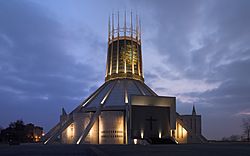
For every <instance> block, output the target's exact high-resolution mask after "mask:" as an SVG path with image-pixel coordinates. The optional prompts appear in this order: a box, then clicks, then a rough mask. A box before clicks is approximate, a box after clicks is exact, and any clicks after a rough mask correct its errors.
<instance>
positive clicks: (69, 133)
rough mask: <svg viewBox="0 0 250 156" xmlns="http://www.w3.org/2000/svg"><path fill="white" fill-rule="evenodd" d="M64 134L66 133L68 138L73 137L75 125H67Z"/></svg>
mask: <svg viewBox="0 0 250 156" xmlns="http://www.w3.org/2000/svg"><path fill="white" fill-rule="evenodd" d="M66 135H67V138H68V140H72V139H73V138H74V135H75V127H74V124H73V123H72V124H71V125H69V127H68V128H67V134H66Z"/></svg>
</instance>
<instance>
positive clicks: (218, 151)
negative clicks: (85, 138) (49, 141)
mask: <svg viewBox="0 0 250 156" xmlns="http://www.w3.org/2000/svg"><path fill="white" fill-rule="evenodd" d="M29 155H34V156H44V155H46V156H57V155H58V156H72V155H73V156H95V155H104V156H105V155H118V156H122V155H129V156H133V155H136V156H137V155H140V156H144V155H145V156H150V155H152V156H155V155H167V156H250V144H230V143H228V144H226V143H224V144H192V145H190V144H189V145H147V146H142V145H39V144H36V145H19V146H8V145H0V156H29Z"/></svg>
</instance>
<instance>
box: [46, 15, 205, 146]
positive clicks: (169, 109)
mask: <svg viewBox="0 0 250 156" xmlns="http://www.w3.org/2000/svg"><path fill="white" fill-rule="evenodd" d="M119 18H120V17H119V13H118V14H116V15H114V14H112V17H111V19H109V24H108V49H107V64H106V73H105V82H104V83H103V84H102V85H101V86H100V87H99V88H98V89H97V90H96V91H95V92H94V93H92V94H91V95H90V96H89V97H88V98H87V99H86V100H84V101H83V102H82V103H80V105H79V106H78V107H76V108H75V109H74V110H73V111H72V112H71V113H69V114H67V113H66V111H65V110H64V109H62V114H61V116H60V121H59V122H58V123H57V124H56V125H55V126H54V127H53V128H52V129H51V130H50V131H49V132H48V133H47V134H46V135H45V136H44V137H43V143H44V144H53V143H62V144H150V143H152V140H158V141H160V142H163V143H164V141H166V143H167V140H171V141H172V142H174V143H178V144H179V143H180V144H181V143H204V142H206V141H207V140H206V138H205V137H204V136H203V135H202V133H201V115H197V114H196V111H195V107H194V106H193V111H192V114H190V115H180V114H179V113H177V112H176V97H171V96H158V95H157V93H155V92H154V91H153V90H152V89H151V88H150V87H149V86H147V85H146V84H145V83H144V75H143V64H142V41H141V22H140V20H139V19H138V16H137V15H136V16H135V17H134V16H133V15H132V13H131V14H130V15H129V18H128V21H126V20H127V17H126V13H125V14H124V17H123V20H122V21H120V19H119ZM115 19H116V20H115ZM168 142H169V141H168Z"/></svg>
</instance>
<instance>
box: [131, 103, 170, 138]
mask: <svg viewBox="0 0 250 156" xmlns="http://www.w3.org/2000/svg"><path fill="white" fill-rule="evenodd" d="M151 120H152V121H151ZM130 122H131V138H151V137H161V138H163V137H167V136H170V108H169V107H158V106H136V105H133V106H131V120H130Z"/></svg>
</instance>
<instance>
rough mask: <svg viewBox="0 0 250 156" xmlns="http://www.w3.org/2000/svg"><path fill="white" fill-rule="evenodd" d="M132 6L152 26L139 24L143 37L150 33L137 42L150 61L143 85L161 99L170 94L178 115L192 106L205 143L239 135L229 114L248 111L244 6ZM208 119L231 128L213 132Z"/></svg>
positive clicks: (249, 49)
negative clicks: (139, 9) (141, 11)
mask: <svg viewBox="0 0 250 156" xmlns="http://www.w3.org/2000/svg"><path fill="white" fill-rule="evenodd" d="M137 5H141V6H143V8H144V9H145V10H146V9H148V8H150V15H144V16H148V18H150V23H154V24H151V25H150V24H148V23H147V22H149V20H147V21H144V24H145V23H146V27H147V28H144V29H146V30H147V31H146V32H145V33H144V34H145V35H146V34H147V32H148V31H149V30H151V29H152V30H153V32H155V35H153V36H150V35H149V36H147V40H146V41H145V40H144V42H143V46H144V47H145V48H144V53H147V55H148V56H146V60H147V62H148V61H149V60H150V61H149V62H151V63H150V65H145V66H147V68H149V69H145V71H146V72H149V73H150V74H148V75H151V76H150V77H149V79H150V80H147V77H145V80H146V81H147V82H148V83H149V85H150V86H151V87H152V88H153V89H155V90H156V92H157V93H160V94H161V95H169V94H171V95H175V96H176V97H177V100H178V101H177V102H178V103H177V109H178V111H180V112H181V113H183V112H185V111H184V110H185V109H186V110H187V109H188V107H191V106H192V105H193V104H195V105H196V106H197V107H198V111H200V113H201V114H202V115H203V120H205V121H206V122H203V125H204V126H205V135H207V136H208V137H209V138H217V139H218V138H220V137H222V136H223V135H231V134H232V133H235V132H236V133H241V130H240V126H239V125H240V123H239V121H240V118H241V117H240V116H237V117H236V116H234V114H237V113H238V112H245V110H248V109H249V101H250V95H249V94H248V93H249V91H250V81H249V79H250V73H249V72H248V68H249V66H250V59H249V58H250V42H249V41H250V19H249V16H250V10H249V9H248V8H249V6H250V2H249V1H245V0H242V1H240V2H236V1H219V2H218V1H196V0H191V1H178V0H177V1H161V0H159V1H157V2H155V1H146V2H145V1H139V2H137ZM145 14H146V13H145ZM152 25H153V26H152ZM148 43H149V44H148ZM148 46H149V47H148ZM145 50H150V52H145ZM153 55H156V56H153ZM152 56H153V57H152ZM152 58H154V59H152ZM153 60H154V61H153ZM144 61H145V60H144ZM145 64H146V61H145ZM214 115H216V117H218V119H216V120H217V121H218V122H220V123H228V124H227V126H228V127H230V126H229V125H230V124H232V125H234V126H233V127H234V128H231V130H230V129H228V130H224V131H225V132H224V131H223V127H218V128H216V127H215V126H214V125H213V120H214V117H213V116H214ZM233 117H234V118H237V119H235V120H232V118H233ZM229 120H231V121H232V122H231V123H230V122H229ZM227 121H228V122H227ZM229 123H230V124H229ZM232 125H231V126H232ZM236 125H237V126H238V128H237V126H236ZM213 129H216V130H218V133H216V130H213Z"/></svg>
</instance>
